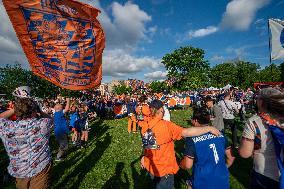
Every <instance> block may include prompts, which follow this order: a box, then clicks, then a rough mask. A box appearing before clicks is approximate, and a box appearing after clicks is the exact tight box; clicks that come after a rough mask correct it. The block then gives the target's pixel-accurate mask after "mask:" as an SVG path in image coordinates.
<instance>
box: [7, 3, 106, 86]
mask: <svg viewBox="0 0 284 189" xmlns="http://www.w3.org/2000/svg"><path fill="white" fill-rule="evenodd" d="M3 4H4V6H5V9H6V11H7V13H8V15H9V17H10V20H11V22H12V24H13V27H14V30H15V32H16V34H17V37H18V39H19V41H20V43H21V45H22V48H23V50H24V52H25V54H26V56H27V58H28V61H29V63H30V65H31V68H32V71H33V73H35V74H37V75H38V76H40V77H42V78H44V79H47V80H48V81H51V82H52V83H54V84H56V85H58V86H60V87H63V88H66V89H71V90H84V89H89V88H94V87H97V86H98V85H100V83H101V79H102V53H103V50H104V47H105V36H104V32H103V29H102V27H101V25H100V23H99V22H98V20H97V19H96V17H97V16H98V14H99V13H100V11H99V10H98V9H96V8H94V7H91V6H89V5H87V4H84V3H80V2H77V1H74V0H29V1H27V0H13V1H11V0H3Z"/></svg>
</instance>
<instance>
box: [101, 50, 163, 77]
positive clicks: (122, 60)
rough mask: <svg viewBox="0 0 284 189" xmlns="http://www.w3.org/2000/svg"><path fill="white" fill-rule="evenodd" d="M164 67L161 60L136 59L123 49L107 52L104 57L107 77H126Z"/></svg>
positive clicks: (152, 58)
mask: <svg viewBox="0 0 284 189" xmlns="http://www.w3.org/2000/svg"><path fill="white" fill-rule="evenodd" d="M161 67H163V64H162V63H161V61H160V59H156V58H154V57H147V56H146V57H135V56H133V55H131V54H129V53H127V52H125V51H123V50H121V49H117V50H110V51H106V52H105V53H104V56H103V74H104V75H106V76H126V75H127V74H131V73H138V72H141V71H145V70H147V69H151V70H155V69H159V68H161Z"/></svg>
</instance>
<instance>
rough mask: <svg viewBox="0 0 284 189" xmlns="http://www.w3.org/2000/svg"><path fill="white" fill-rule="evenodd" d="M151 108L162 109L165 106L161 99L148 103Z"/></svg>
mask: <svg viewBox="0 0 284 189" xmlns="http://www.w3.org/2000/svg"><path fill="white" fill-rule="evenodd" d="M148 105H149V106H150V108H155V109H160V108H161V107H163V106H164V104H163V102H162V101H160V100H152V102H150V103H148Z"/></svg>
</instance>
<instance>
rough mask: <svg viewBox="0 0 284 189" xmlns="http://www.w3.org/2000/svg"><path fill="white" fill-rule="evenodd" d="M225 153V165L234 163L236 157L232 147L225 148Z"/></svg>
mask: <svg viewBox="0 0 284 189" xmlns="http://www.w3.org/2000/svg"><path fill="white" fill-rule="evenodd" d="M225 154H226V165H227V167H228V168H229V167H231V165H232V164H233V163H234V160H235V159H236V157H234V156H233V153H232V148H227V149H226V151H225Z"/></svg>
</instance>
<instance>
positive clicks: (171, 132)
mask: <svg viewBox="0 0 284 189" xmlns="http://www.w3.org/2000/svg"><path fill="white" fill-rule="evenodd" d="M149 106H150V109H151V117H150V119H149V121H148V122H145V121H144V122H143V123H142V124H141V125H140V126H141V134H142V143H143V148H144V156H143V157H142V159H141V167H142V168H145V169H146V170H147V171H148V172H149V173H150V175H151V179H152V181H153V185H154V188H156V189H172V188H173V187H174V174H176V173H177V171H178V170H179V166H178V164H177V161H176V157H175V150H174V141H175V140H180V139H181V138H182V137H192V136H199V135H201V134H205V133H208V132H211V133H212V134H215V135H220V132H219V131H218V130H217V129H215V128H214V127H210V126H206V127H200V128H197V127H191V128H182V127H180V126H177V125H176V124H174V123H172V122H170V121H165V120H163V115H164V109H163V102H162V101H160V100H153V101H152V102H151V103H149Z"/></svg>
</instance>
